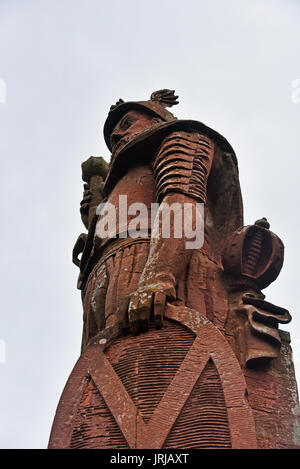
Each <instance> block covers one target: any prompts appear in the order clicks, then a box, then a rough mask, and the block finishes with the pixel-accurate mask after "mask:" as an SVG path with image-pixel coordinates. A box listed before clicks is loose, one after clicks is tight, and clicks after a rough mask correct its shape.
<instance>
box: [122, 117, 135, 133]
mask: <svg viewBox="0 0 300 469" xmlns="http://www.w3.org/2000/svg"><path fill="white" fill-rule="evenodd" d="M133 122H134V121H133V119H132V117H129V116H127V117H125V118H124V119H123V120H122V121H121V123H120V129H121V130H127V129H128V128H129V127H130V126H131V125H132V124H133Z"/></svg>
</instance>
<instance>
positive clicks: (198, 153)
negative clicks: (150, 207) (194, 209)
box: [152, 131, 214, 203]
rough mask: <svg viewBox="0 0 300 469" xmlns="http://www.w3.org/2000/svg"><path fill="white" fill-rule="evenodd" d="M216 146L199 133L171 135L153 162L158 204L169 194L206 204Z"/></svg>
mask: <svg viewBox="0 0 300 469" xmlns="http://www.w3.org/2000/svg"><path fill="white" fill-rule="evenodd" d="M213 147H214V145H213V143H212V141H211V140H210V139H209V138H208V137H206V136H205V135H201V134H200V133H198V132H183V131H181V132H180V131H179V132H173V133H172V134H170V135H168V136H167V137H166V138H165V139H164V141H163V142H162V144H161V146H160V148H159V150H158V151H157V153H156V155H155V157H154V159H153V162H152V168H153V171H154V175H155V184H156V194H157V199H158V201H159V202H161V200H162V198H163V197H164V195H165V194H166V193H168V192H181V193H184V194H186V195H189V196H190V197H192V198H195V199H197V200H199V201H200V202H204V203H205V202H206V181H207V177H208V173H209V169H210V166H211V161H212V157H213V150H214V148H213Z"/></svg>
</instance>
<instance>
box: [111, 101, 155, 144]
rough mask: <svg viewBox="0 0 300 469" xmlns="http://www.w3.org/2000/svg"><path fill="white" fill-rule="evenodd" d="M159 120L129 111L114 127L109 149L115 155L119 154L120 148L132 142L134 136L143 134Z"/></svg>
mask: <svg viewBox="0 0 300 469" xmlns="http://www.w3.org/2000/svg"><path fill="white" fill-rule="evenodd" d="M157 121H160V119H157V118H153V116H150V115H147V114H145V113H143V112H139V111H136V110H132V111H129V112H127V113H126V114H125V116H123V118H122V119H121V120H120V122H118V124H117V125H116V126H115V128H114V130H113V132H112V134H111V136H110V142H111V148H112V151H113V152H114V153H115V152H116V151H117V152H119V151H120V150H121V148H123V147H124V145H126V143H128V142H129V141H130V140H132V139H133V138H134V137H136V135H138V134H140V133H142V132H144V131H145V130H146V129H148V128H149V127H151V126H152V125H153V124H154V123H156V122H157Z"/></svg>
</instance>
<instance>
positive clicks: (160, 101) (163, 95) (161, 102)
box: [104, 89, 178, 150]
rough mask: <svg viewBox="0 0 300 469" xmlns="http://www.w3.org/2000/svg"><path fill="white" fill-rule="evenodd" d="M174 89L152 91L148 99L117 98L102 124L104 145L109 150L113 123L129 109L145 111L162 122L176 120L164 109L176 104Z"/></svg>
mask: <svg viewBox="0 0 300 469" xmlns="http://www.w3.org/2000/svg"><path fill="white" fill-rule="evenodd" d="M174 93H175V91H174V90H168V89H163V90H159V91H154V92H153V93H152V94H151V97H150V100H149V101H127V102H124V101H123V99H119V101H117V102H116V104H114V105H112V106H111V108H110V111H109V113H108V117H107V119H106V121H105V124H104V139H105V142H106V145H107V146H108V148H109V149H110V150H111V144H110V136H111V133H112V131H113V129H114V127H115V125H116V124H117V123H118V122H119V121H120V119H121V118H122V117H123V116H124V115H125V114H126V113H127V112H128V111H130V110H132V109H136V110H138V111H143V112H146V113H147V114H150V115H153V116H154V117H159V118H160V119H161V120H162V121H164V122H169V121H173V120H176V117H175V116H173V114H172V113H171V112H169V111H167V110H166V107H171V106H174V105H175V104H178V101H177V98H178V96H175V95H174Z"/></svg>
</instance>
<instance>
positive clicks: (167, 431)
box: [49, 90, 299, 448]
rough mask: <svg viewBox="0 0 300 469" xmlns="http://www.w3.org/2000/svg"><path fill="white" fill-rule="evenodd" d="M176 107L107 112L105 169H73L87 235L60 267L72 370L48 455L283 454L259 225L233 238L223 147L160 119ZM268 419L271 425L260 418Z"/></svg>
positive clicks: (94, 164)
mask: <svg viewBox="0 0 300 469" xmlns="http://www.w3.org/2000/svg"><path fill="white" fill-rule="evenodd" d="M177 103H178V102H177V96H174V92H173V91H170V90H160V91H157V92H155V93H153V94H152V95H151V99H150V100H149V101H140V102H124V101H123V100H119V101H118V102H117V103H116V105H115V106H112V107H111V110H110V112H109V115H108V118H107V120H106V123H105V126H104V137H105V141H106V143H107V146H108V148H109V149H110V150H111V152H112V156H111V161H110V164H109V166H108V165H107V164H106V163H105V161H104V160H103V159H102V158H96V157H91V158H89V160H87V161H86V162H85V163H83V165H82V170H83V180H84V181H85V183H86V185H85V192H84V198H83V201H82V204H81V215H82V220H83V222H84V224H85V226H86V228H87V229H88V234H83V235H80V237H79V238H78V240H77V243H76V245H75V247H74V251H73V261H74V262H75V263H76V264H77V265H78V266H79V267H80V275H79V281H78V287H79V288H80V289H81V290H82V299H83V308H84V330H83V340H82V356H81V358H80V359H79V361H78V363H77V365H76V366H75V368H74V370H73V372H72V374H71V376H70V378H69V381H68V383H67V385H66V388H65V391H64V393H63V396H62V399H61V402H60V404H59V407H58V411H57V416H56V418H55V421H54V424H53V429H52V434H51V439H50V444H49V447H74V448H77V447H85V448H110V447H114V448H128V447H131V448H148V447H151V448H162V447H163V448H255V447H260V448H273V447H274V448H279V447H298V445H299V442H298V441H297V440H296V437H295V433H294V430H293V428H294V427H295V422H298V420H297V419H298V416H297V415H298V414H297V415H296V414H295V408H296V406H297V405H298V401H297V398H295V392H294V391H292V389H294V390H295V389H296V384H295V379H294V374H293V370H292V369H287V368H286V366H287V362H286V360H287V354H288V353H289V351H290V349H289V346H288V343H287V339H286V337H287V333H283V332H281V331H279V330H278V324H279V323H287V322H289V321H290V319H291V317H290V315H289V313H288V311H286V310H285V309H283V308H279V307H277V306H275V305H273V304H271V303H269V302H267V301H265V300H264V295H263V294H262V293H261V289H262V288H265V287H266V286H268V285H269V284H270V283H271V282H272V281H274V280H275V279H276V277H277V276H278V274H279V272H280V269H281V267H282V263H283V244H282V242H281V241H280V239H279V238H278V237H277V236H276V235H275V234H273V233H272V232H271V231H269V224H268V222H267V221H266V219H262V220H259V221H257V222H256V224H255V225H252V226H248V227H244V226H243V214H242V211H243V208H242V199H241V193H240V186H239V178H238V168H237V160H236V156H235V154H234V151H233V149H232V147H231V146H230V144H229V143H228V142H227V140H225V138H224V137H222V136H221V135H220V134H218V133H217V132H216V131H214V130H212V129H211V128H209V127H207V126H205V125H204V124H202V123H200V122H197V121H192V120H178V119H176V118H175V117H174V116H173V115H172V114H171V113H170V112H169V111H167V110H166V107H168V106H173V105H175V104H177ZM124 197H125V198H124ZM153 204H156V205H155V207H156V209H157V210H156V212H155V214H154V216H153V210H151V209H152V208H153ZM97 207H98V208H97ZM140 207H142V208H143V207H145V211H143V210H141V208H140ZM166 207H167V208H169V209H171V210H169V212H168V211H167V212H164V209H165V208H166ZM138 208H139V209H140V213H139V214H138V215H137V212H138ZM185 208H187V209H186V212H185ZM128 209H129V210H128ZM188 209H189V210H188ZM203 209H204V210H203ZM166 213H168V217H169V218H168V220H169V221H170V231H169V235H168V236H165V233H164V228H163V220H164V216H165V214H166ZM187 214H188V215H187ZM181 215H183V216H185V215H186V216H188V222H189V230H188V232H187V231H186V230H185V229H183V225H184V223H185V220H182V219H181V218H180V216H181ZM178 220H179V221H178ZM180 220H181V221H180ZM137 225H138V229H136V230H132V227H133V226H134V227H135V228H136V227H137ZM200 225H201V226H200ZM180 228H181V229H180ZM176 230H179V232H180V233H179V234H178V232H177V233H176ZM202 230H203V233H204V236H203V239H202V237H201V236H200V232H202ZM103 233H104V235H103ZM81 252H82V256H81V259H80V260H79V259H78V256H79V254H80V253H81ZM281 345H282V346H281ZM291 364H292V362H291V360H290V362H289V366H291ZM285 387H286V388H289V390H290V391H289V392H290V394H289V393H288V392H287V393H284V392H283V388H285ZM270 393H271V394H272V399H273V401H274V402H273V404H270V401H269V399H270ZM246 395H247V396H248V398H246V397H245V396H246ZM258 396H260V397H258ZM295 399H296V400H295ZM272 405H273V406H274V409H273V407H272ZM270 406H271V408H272V409H273V410H270V413H271V414H272V413H274V415H273V417H270V416H266V415H262V412H265V411H266V409H267V408H268V409H269V408H270ZM95 409H96V410H95ZM275 410H276V415H275ZM66 422H67V423H66ZM268 432H269V433H268Z"/></svg>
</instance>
